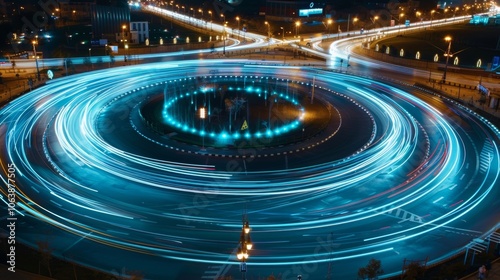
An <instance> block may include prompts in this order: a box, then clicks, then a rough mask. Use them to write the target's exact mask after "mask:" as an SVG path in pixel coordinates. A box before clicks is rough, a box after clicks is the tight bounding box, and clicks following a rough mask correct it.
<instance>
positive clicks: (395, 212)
mask: <svg viewBox="0 0 500 280" xmlns="http://www.w3.org/2000/svg"><path fill="white" fill-rule="evenodd" d="M384 212H385V214H387V215H391V216H394V217H396V218H398V219H401V221H400V222H399V223H402V222H406V221H410V222H417V223H422V222H423V219H422V217H420V216H418V215H416V214H413V213H411V212H409V211H406V210H403V209H402V208H389V209H388V210H386V211H384Z"/></svg>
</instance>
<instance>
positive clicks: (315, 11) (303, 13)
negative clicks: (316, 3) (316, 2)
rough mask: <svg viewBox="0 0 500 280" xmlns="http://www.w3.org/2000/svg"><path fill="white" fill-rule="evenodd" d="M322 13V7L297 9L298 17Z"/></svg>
mask: <svg viewBox="0 0 500 280" xmlns="http://www.w3.org/2000/svg"><path fill="white" fill-rule="evenodd" d="M322 14H323V9H322V8H316V9H300V10H299V17H308V16H310V15H322Z"/></svg>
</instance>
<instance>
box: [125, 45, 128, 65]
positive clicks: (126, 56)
mask: <svg viewBox="0 0 500 280" xmlns="http://www.w3.org/2000/svg"><path fill="white" fill-rule="evenodd" d="M125 50H126V54H125V62H128V44H125Z"/></svg>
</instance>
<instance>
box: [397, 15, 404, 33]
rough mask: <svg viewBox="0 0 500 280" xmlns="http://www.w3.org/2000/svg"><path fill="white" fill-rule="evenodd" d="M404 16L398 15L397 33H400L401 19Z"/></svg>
mask: <svg viewBox="0 0 500 280" xmlns="http://www.w3.org/2000/svg"><path fill="white" fill-rule="evenodd" d="M404 16H405V14H404V13H400V14H399V19H398V25H399V30H398V33H400V32H401V18H402V17H404Z"/></svg>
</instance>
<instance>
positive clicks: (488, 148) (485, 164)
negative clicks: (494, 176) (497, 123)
mask: <svg viewBox="0 0 500 280" xmlns="http://www.w3.org/2000/svg"><path fill="white" fill-rule="evenodd" d="M492 160H493V145H491V142H490V141H484V145H483V149H482V150H481V154H479V172H482V173H486V172H487V171H488V169H489V168H490V164H491V161H492Z"/></svg>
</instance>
